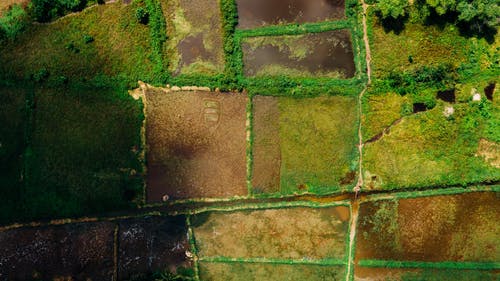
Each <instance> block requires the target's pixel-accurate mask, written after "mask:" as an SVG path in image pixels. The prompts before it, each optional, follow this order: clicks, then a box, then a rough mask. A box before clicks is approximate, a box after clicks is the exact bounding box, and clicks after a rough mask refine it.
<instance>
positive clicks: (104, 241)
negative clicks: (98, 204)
mask: <svg viewBox="0 0 500 281" xmlns="http://www.w3.org/2000/svg"><path fill="white" fill-rule="evenodd" d="M114 228H115V225H114V224H113V223H109V222H99V223H81V224H71V225H64V226H48V227H39V228H20V229H14V230H9V231H5V232H0V248H1V249H2V254H1V255H0V280H31V279H36V280H52V279H53V278H56V277H59V278H63V279H61V280H111V279H112V277H113V264H114V263H113V247H114V246H113V241H114V238H113V234H114Z"/></svg>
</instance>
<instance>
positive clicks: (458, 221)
mask: <svg viewBox="0 0 500 281" xmlns="http://www.w3.org/2000/svg"><path fill="white" fill-rule="evenodd" d="M499 220H500V195H499V194H498V193H495V192H482V193H481V192H478V193H469V194H462V195H451V196H435V197H423V198H416V199H402V200H399V201H391V200H389V201H378V202H368V203H364V204H362V205H361V209H360V217H359V222H358V235H357V244H356V259H358V260H359V259H384V260H413V261H431V262H437V261H474V262H479V261H484V262H495V261H498V260H500V242H499V240H498V233H500V225H499V224H498V221H499Z"/></svg>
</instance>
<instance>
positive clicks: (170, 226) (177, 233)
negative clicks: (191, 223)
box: [117, 216, 192, 280]
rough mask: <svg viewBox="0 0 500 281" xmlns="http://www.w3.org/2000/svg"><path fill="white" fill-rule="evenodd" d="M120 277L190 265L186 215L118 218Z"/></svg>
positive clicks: (189, 266)
mask: <svg viewBox="0 0 500 281" xmlns="http://www.w3.org/2000/svg"><path fill="white" fill-rule="evenodd" d="M118 227H119V230H118V237H117V238H118V245H119V250H118V257H119V258H118V279H119V280H129V279H131V278H132V277H134V276H137V275H141V274H144V273H149V272H155V271H159V270H165V269H168V271H170V272H176V271H177V270H178V269H179V268H191V267H192V262H191V260H189V259H188V258H187V257H186V251H189V250H191V249H190V245H189V242H188V237H187V226H186V217H185V216H176V217H149V218H148V217H147V218H133V219H127V220H122V221H119V222H118Z"/></svg>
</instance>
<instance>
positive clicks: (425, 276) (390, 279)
mask: <svg viewBox="0 0 500 281" xmlns="http://www.w3.org/2000/svg"><path fill="white" fill-rule="evenodd" d="M498 278H500V270H492V271H483V270H459V269H411V268H404V269H399V268H367V267H356V268H355V269H354V280H355V281H400V280H401V281H405V280H408V281H417V280H421V281H424V280H425V281H479V280H484V281H489V280H491V281H493V280H498Z"/></svg>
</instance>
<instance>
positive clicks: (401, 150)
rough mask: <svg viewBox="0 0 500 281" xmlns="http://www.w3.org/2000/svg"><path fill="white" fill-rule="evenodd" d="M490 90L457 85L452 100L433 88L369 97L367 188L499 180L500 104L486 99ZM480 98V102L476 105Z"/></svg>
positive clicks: (365, 124) (478, 85) (366, 117)
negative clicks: (475, 97)
mask: <svg viewBox="0 0 500 281" xmlns="http://www.w3.org/2000/svg"><path fill="white" fill-rule="evenodd" d="M487 85H488V83H485V82H478V83H474V84H463V85H460V86H457V88H456V89H454V90H452V91H450V95H449V97H450V99H448V100H449V101H444V100H443V99H445V98H446V97H443V95H442V93H443V92H442V91H441V92H440V91H438V90H433V89H430V91H427V90H426V91H419V92H418V93H416V94H408V95H405V96H401V95H398V94H395V93H387V94H375V93H374V94H371V93H369V94H367V95H366V99H365V102H364V110H363V111H364V112H363V116H364V117H363V134H364V139H365V140H366V143H365V146H364V159H363V160H364V161H363V166H364V170H365V174H364V181H365V183H366V188H367V189H401V188H407V187H427V186H439V185H441V186H443V185H457V184H468V183H479V182H492V181H496V180H499V179H500V166H499V164H498V156H497V155H498V152H497V151H499V147H500V135H499V134H498V132H499V124H498V120H499V118H500V105H499V103H498V101H497V100H496V99H495V98H492V100H488V99H487V97H486V96H485V95H484V94H483V89H485V88H487ZM492 85H494V84H492ZM451 93H453V94H451ZM474 93H477V94H478V95H479V97H480V98H481V100H480V101H472V94H474ZM440 94H441V96H440ZM422 97H424V99H422ZM451 98H452V99H451ZM451 100H452V101H451ZM419 107H422V108H419ZM420 110H424V111H420Z"/></svg>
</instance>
